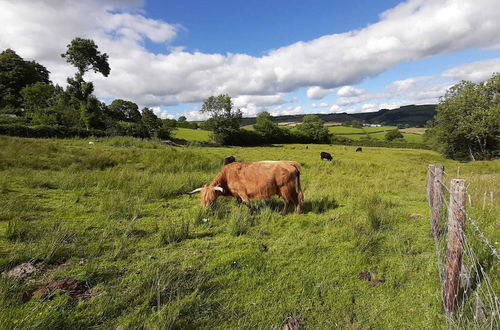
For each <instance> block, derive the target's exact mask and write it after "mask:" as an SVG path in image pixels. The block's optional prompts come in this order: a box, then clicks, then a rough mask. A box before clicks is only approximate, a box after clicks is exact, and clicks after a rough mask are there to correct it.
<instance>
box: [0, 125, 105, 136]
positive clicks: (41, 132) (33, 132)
mask: <svg viewBox="0 0 500 330" xmlns="http://www.w3.org/2000/svg"><path fill="white" fill-rule="evenodd" d="M0 135H10V136H20V137H31V138H68V137H82V138H85V137H90V136H99V137H101V136H106V133H105V132H104V131H101V130H96V129H89V130H86V129H83V128H77V127H66V126H46V125H36V126H27V125H22V124H6V125H5V124H4V125H0Z"/></svg>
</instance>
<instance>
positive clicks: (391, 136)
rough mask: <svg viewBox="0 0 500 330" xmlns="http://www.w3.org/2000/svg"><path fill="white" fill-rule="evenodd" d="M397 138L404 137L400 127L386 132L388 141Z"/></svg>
mask: <svg viewBox="0 0 500 330" xmlns="http://www.w3.org/2000/svg"><path fill="white" fill-rule="evenodd" d="M395 139H404V136H403V134H401V132H400V131H399V130H398V129H392V130H390V131H389V132H387V133H386V134H385V140H386V141H394V140H395Z"/></svg>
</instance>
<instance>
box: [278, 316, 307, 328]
mask: <svg viewBox="0 0 500 330" xmlns="http://www.w3.org/2000/svg"><path fill="white" fill-rule="evenodd" d="M303 322H304V318H303V317H302V316H297V317H289V318H288V319H287V320H286V322H285V325H283V330H300V329H301V328H302V323H303Z"/></svg>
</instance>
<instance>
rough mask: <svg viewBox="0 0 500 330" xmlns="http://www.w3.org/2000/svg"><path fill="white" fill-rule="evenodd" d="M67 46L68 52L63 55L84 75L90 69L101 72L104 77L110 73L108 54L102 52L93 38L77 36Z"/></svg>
mask: <svg viewBox="0 0 500 330" xmlns="http://www.w3.org/2000/svg"><path fill="white" fill-rule="evenodd" d="M67 47H68V49H67V50H66V53H64V54H61V56H62V57H63V58H65V59H66V61H67V62H68V63H70V64H71V65H73V66H74V67H76V68H77V69H78V73H79V74H80V75H81V76H82V77H83V75H84V74H85V72H87V71H90V70H93V71H94V72H96V73H97V72H99V73H101V74H102V75H103V76H104V77H107V76H108V75H109V72H110V71H111V69H110V67H109V64H108V55H107V54H106V53H104V54H101V52H100V51H98V50H97V45H96V44H95V43H94V41H93V40H91V39H82V38H75V39H73V40H71V43H70V44H69V45H68V46H67Z"/></svg>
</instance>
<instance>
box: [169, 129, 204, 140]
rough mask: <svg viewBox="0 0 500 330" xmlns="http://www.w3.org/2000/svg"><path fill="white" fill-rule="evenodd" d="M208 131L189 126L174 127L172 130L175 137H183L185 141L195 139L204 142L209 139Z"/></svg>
mask: <svg viewBox="0 0 500 330" xmlns="http://www.w3.org/2000/svg"><path fill="white" fill-rule="evenodd" d="M210 134H211V132H210V131H205V130H202V129H190V128H182V127H179V128H176V129H175V131H174V137H175V138H177V139H183V140H186V141H197V142H206V141H209V140H210Z"/></svg>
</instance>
